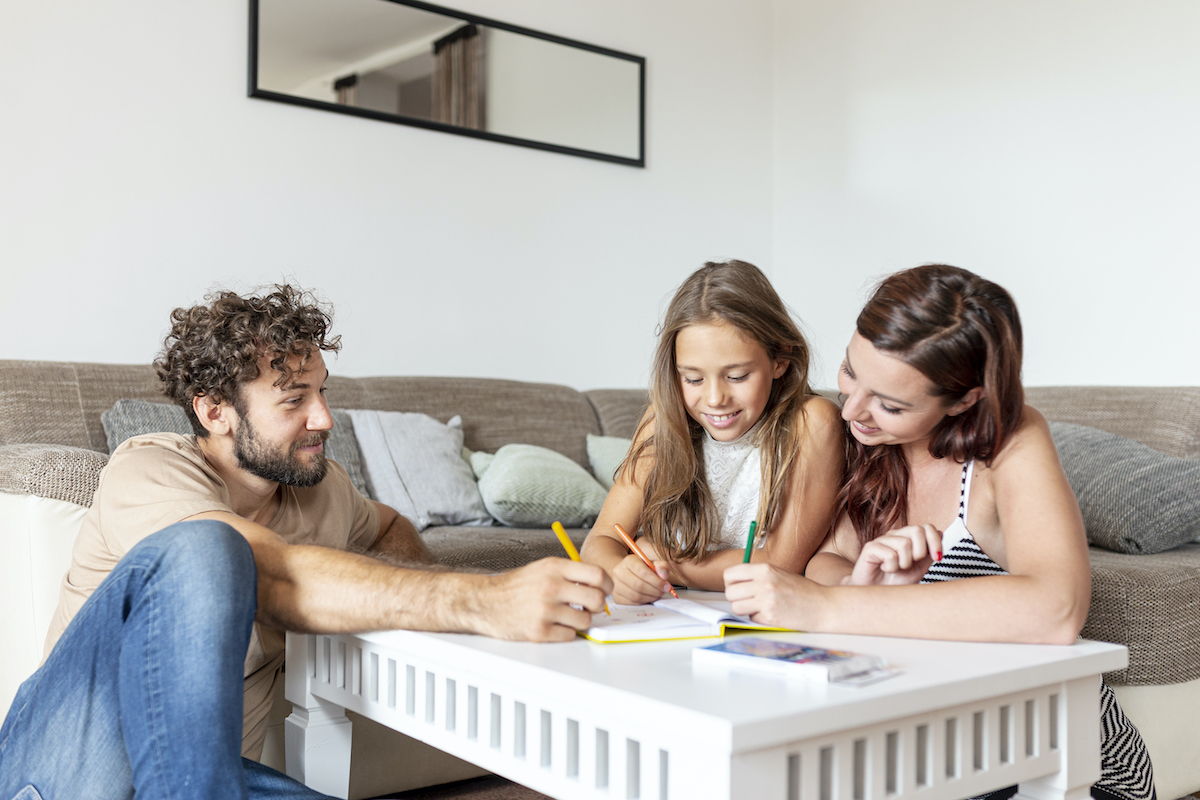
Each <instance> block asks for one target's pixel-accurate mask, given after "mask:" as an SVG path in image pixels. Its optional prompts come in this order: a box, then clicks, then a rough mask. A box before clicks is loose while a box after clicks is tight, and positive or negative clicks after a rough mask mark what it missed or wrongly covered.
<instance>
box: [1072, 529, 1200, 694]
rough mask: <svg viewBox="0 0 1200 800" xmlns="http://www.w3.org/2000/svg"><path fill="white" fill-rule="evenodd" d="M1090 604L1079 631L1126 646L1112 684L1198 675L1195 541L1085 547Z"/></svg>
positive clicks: (1199, 576) (1199, 564)
mask: <svg viewBox="0 0 1200 800" xmlns="http://www.w3.org/2000/svg"><path fill="white" fill-rule="evenodd" d="M1089 556H1090V557H1091V562H1092V604H1091V610H1090V611H1089V613H1088V618H1087V622H1086V623H1085V624H1084V626H1083V631H1082V636H1083V637H1084V638H1087V639H1098V640H1100V641H1104V642H1116V643H1118V644H1123V645H1125V646H1126V647H1128V648H1129V666H1128V667H1126V668H1125V669H1122V670H1117V671H1116V672H1111V673H1108V674H1106V675H1105V679H1106V680H1107V681H1108V682H1109V683H1112V684H1118V685H1119V684H1134V685H1155V686H1158V685H1163V684H1168V683H1179V682H1181V681H1190V680H1196V679H1198V678H1200V544H1188V545H1184V546H1183V547H1179V548H1176V549H1175V550H1169V551H1167V552H1165V553H1155V554H1153V555H1144V556H1128V555H1124V554H1121V553H1112V552H1109V551H1107V550H1100V549H1098V548H1095V547H1093V548H1091V549H1090V550H1089Z"/></svg>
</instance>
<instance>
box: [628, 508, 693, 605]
mask: <svg viewBox="0 0 1200 800" xmlns="http://www.w3.org/2000/svg"><path fill="white" fill-rule="evenodd" d="M613 527H614V528H616V529H617V533H619V534H621V538H622V539H624V540H625V545H626V546H627V547H628V548H629V549H630V550H632V551H633V554H634V555H636V556H637V557H638V558H640V559H641V560H642V561H644V562H646V566H647V567H649V568H650V571H651V572H653V573H654V574H655V575H657V574H658V570H656V569H655V568H654V564H652V563H650V559H648V558H646V554H645V553H643V552H642V549H641V548H640V547H638V546H637V544H636V543H635V542H634V541H633V537H632V536H630V535H629V534H628V533H626V532H625V529H624V528H622V527H621V525H620V523H616V522H614V523H613ZM671 597H674V598H675V599H676V600H678V599H679V595H677V594H675V587H674V586H672V587H671Z"/></svg>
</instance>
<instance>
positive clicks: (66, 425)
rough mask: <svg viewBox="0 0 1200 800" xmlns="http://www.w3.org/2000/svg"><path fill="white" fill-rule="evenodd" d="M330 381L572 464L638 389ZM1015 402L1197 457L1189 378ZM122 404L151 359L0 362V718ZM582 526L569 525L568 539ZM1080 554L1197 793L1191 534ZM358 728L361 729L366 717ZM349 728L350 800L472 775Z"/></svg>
mask: <svg viewBox="0 0 1200 800" xmlns="http://www.w3.org/2000/svg"><path fill="white" fill-rule="evenodd" d="M328 388H329V391H328V397H329V401H330V404H331V405H332V406H334V407H335V408H366V409H378V410H383V411H415V412H421V413H425V414H428V415H430V416H432V417H435V418H437V419H439V420H441V421H443V422H444V421H446V420H448V419H449V418H450V417H452V416H454V415H461V416H462V419H463V431H464V439H465V441H464V443H465V445H466V447H468V448H470V449H472V450H483V451H488V452H492V451H495V450H496V449H497V448H499V447H501V446H502V445H505V444H510V443H524V444H535V445H540V446H542V447H547V448H550V449H552V450H556V451H558V452H559V453H562V454H563V455H565V456H567V457H569V458H570V459H572V460H573V461H575V462H576V463H578V464H580V465H581V466H583V467H584V468H587V467H588V459H587V453H586V449H585V447H586V446H585V440H586V436H587V434H589V433H590V434H595V435H608V436H622V437H629V436H631V435H632V434H633V429H634V426H635V424H636V421H637V419H638V418H639V416H640V414H641V412H642V410H643V409H644V407H645V402H646V395H645V392H644V391H642V390H639V389H608V390H594V391H587V392H578V391H575V390H574V389H570V388H567V387H564V386H557V385H549V384H532V383H523V382H519V381H505V380H491V379H478V378H430V377H378V378H343V377H336V376H334V377H331V378H330V381H329V384H328ZM1028 398H1029V402H1030V403H1032V404H1033V405H1035V406H1037V407H1038V408H1040V409H1041V410H1042V411H1043V412H1044V413H1045V414H1046V416H1047V417H1049V418H1050V419H1051V420H1057V421H1060V422H1065V423H1074V424H1078V425H1086V426H1091V427H1094V428H1099V429H1102V430H1106V431H1109V432H1111V433H1115V434H1118V435H1120V436H1124V437H1127V438H1130V439H1133V440H1136V441H1140V442H1143V443H1145V444H1147V445H1149V446H1151V447H1153V448H1155V449H1156V450H1158V451H1161V452H1163V453H1166V454H1168V455H1171V456H1177V457H1183V458H1187V459H1200V388H1104V387H1040V388H1031V389H1029V390H1028ZM120 399H140V400H150V401H156V402H162V397H161V395H160V394H159V390H158V382H157V379H156V378H155V377H154V374H153V371H152V370H151V369H150V367H149V366H146V365H111V364H92V363H60V362H30V361H0V603H3V606H2V607H3V608H4V609H6V613H5V614H3V615H0V715H3V714H4V713H6V712H7V708H8V705H9V703H10V702H11V699H12V695H13V693H14V692H15V691H16V687H17V686H18V685H19V684H20V682H21V681H22V680H24V678H25V677H26V676H28V675H29V674H30V673H31V672H32V671H33V669H34V668H36V665H37V663H38V661H39V660H40V656H41V647H42V640H43V638H44V635H45V631H46V626H47V625H48V623H49V618H50V614H51V613H52V612H53V610H54V607H55V604H56V603H57V597H58V586H59V582H60V580H61V578H62V574H63V572H64V571H65V568H66V564H67V563H69V558H70V548H71V544H72V541H73V539H74V534H75V531H76V530H77V529H78V525H79V521H80V520H81V519H82V514H83V513H84V512H85V511H86V506H87V505H88V504H90V502H91V496H92V493H93V492H94V491H95V485H96V480H97V476H98V475H99V471H100V469H101V468H102V467H103V465H104V462H105V460H106V458H107V445H106V438H105V432H104V430H103V427H102V425H101V422H100V414H101V413H102V412H103V411H105V410H106V409H109V408H111V407H112V406H113V404H114V403H116V401H117V400H120ZM1187 490H1188V487H1180V491H1187ZM1191 491H1200V487H1196V486H1193V487H1191ZM585 533H586V531H583V530H575V531H571V534H572V537H573V538H575V539H576V541H582V538H583V536H584V534H585ZM423 536H424V537H425V540H426V542H428V543H429V545H430V547H431V548H432V549H433V550H434V552H435V553H436V554H437V555H438V556H439V558H441V559H442V560H443V561H445V562H446V563H448V564H450V565H454V566H471V567H478V568H484V569H497V570H498V569H508V568H512V567H516V566H520V565H521V564H525V563H528V562H529V561H532V560H534V559H537V558H540V557H542V556H547V555H561V548H560V546H559V544H558V541H557V539H556V538H555V537H554V535H553V534H552V533H551V532H550V531H549V529H544V530H543V529H538V530H529V529H513V528H503V527H492V528H486V527H485V528H477V527H432V528H428V529H426V530H425V531H424V533H423ZM1091 556H1092V569H1093V589H1092V605H1091V614H1090V616H1089V618H1088V622H1087V625H1086V627H1085V628H1084V631H1083V635H1084V636H1086V637H1088V638H1093V639H1102V640H1105V641H1111V642H1118V643H1120V644H1124V645H1126V646H1128V647H1129V651H1130V663H1129V667H1128V668H1127V669H1124V670H1121V671H1118V672H1116V673H1113V674H1110V675H1109V676H1107V678H1108V680H1109V682H1110V683H1111V684H1112V685H1113V686H1114V688H1116V690H1117V693H1118V696H1119V697H1120V699H1121V702H1122V704H1123V706H1124V707H1125V709H1126V711H1127V713H1129V715H1130V717H1132V718H1133V719H1134V721H1135V722H1136V723H1137V724H1138V726H1139V727H1140V728H1141V730H1142V733H1143V735H1144V736H1145V738H1146V740H1147V743H1148V745H1149V747H1150V751H1151V755H1152V758H1153V759H1154V762H1155V767H1156V771H1157V778H1156V780H1157V784H1158V789H1159V797H1161V798H1163V800H1170V798H1174V797H1179V796H1182V795H1184V794H1188V793H1190V792H1193V791H1198V790H1200V737H1196V736H1195V735H1194V733H1193V729H1194V726H1195V723H1194V720H1196V719H1197V718H1200V544H1189V545H1185V546H1182V547H1179V548H1176V549H1172V550H1170V551H1168V552H1164V553H1159V554H1155V555H1125V554H1120V553H1114V552H1110V551H1107V550H1102V549H1098V548H1092V550H1091ZM277 705H279V706H286V704H284V703H278V704H277ZM286 711H287V709H286V708H281V709H277V712H281V713H282V714H284V715H285V714H286ZM277 718H278V719H279V720H280V721H281V720H282V716H279V715H278V713H277ZM362 727H363V729H364V730H365V731H368V732H369V731H370V725H369V724H367V725H363V726H362ZM359 728H360V726H359V723H358V721H356V736H355V751H354V753H355V754H354V758H355V759H356V760H357V759H359V758H363V759H371V760H372V761H379V762H390V765H391V767H392V769H391V771H390V772H389V770H388V769H386V768H385V767H388V764H386V763H385V764H383V766H382V767H381V769H380V770H378V771H370V772H371V774H368V775H367V776H366V777H363V776H364V773H365V772H366V771H364V770H356V771H355V773H356V775H357V776H358V777H357V778H356V779H357V780H359V781H360V782H359V783H358V784H357V785H356V784H352V786H351V796H352V797H370V796H373V795H378V794H383V793H385V792H392V791H398V790H401V789H406V788H411V787H413V786H419V785H426V784H430V783H437V782H439V781H444V780H454V779H458V778H460V777H466V776H468V775H470V774H477V773H472V768H470V767H467V766H466V765H463V764H462V763H461V762H457V763H451V762H450V761H449V760H448V757H446V758H443V759H441V760H438V759H437V757H436V756H435V755H434V754H432V753H430V752H426V751H420V753H419V755H418V756H416V757H415V758H416V760H417V761H419V762H420V764H421V765H422V766H421V767H420V768H419V769H414V768H413V764H414V760H413V759H412V758H410V759H406V764H407V769H405V770H404V771H403V773H402V775H401V773H398V772H397V771H396V770H395V769H394V765H395V763H396V762H397V761H398V760H400V759H398V758H397V757H396V755H395V749H396V748H398V747H399V748H403V747H409V746H411V744H409V745H403V744H398V743H397V742H398V740H397V739H396V738H394V737H396V736H398V734H392V738H389V737H388V736H387V735H386V734H382V733H380V734H379V735H378V736H375V735H367V736H362V737H360V736H359ZM387 733H391V732H387ZM380 737H382V738H380ZM281 755H282V749H281V746H279V745H272V744H271V740H270V739H269V742H268V748H267V750H266V751H265V752H264V760H265V761H268V762H269V763H270V762H272V761H274V762H275V763H276V764H277V765H278V764H279V761H280V759H281ZM364 781H365V782H364Z"/></svg>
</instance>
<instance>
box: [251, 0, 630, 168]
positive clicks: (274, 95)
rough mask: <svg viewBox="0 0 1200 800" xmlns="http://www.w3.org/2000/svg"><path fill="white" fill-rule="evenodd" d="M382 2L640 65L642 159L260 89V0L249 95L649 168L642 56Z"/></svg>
mask: <svg viewBox="0 0 1200 800" xmlns="http://www.w3.org/2000/svg"><path fill="white" fill-rule="evenodd" d="M381 2H391V3H396V4H398V5H403V6H410V7H412V8H417V9H420V10H422V11H429V12H432V13H434V14H442V15H445V16H448V17H455V18H457V19H461V20H463V21H465V22H468V23H473V24H475V25H487V26H490V27H493V28H498V29H500V30H505V31H510V32H512V33H520V34H524V35H525V36H533V37H534V38H537V39H544V40H545V41H548V42H554V43H555V44H562V45H566V46H568V47H577V48H580V49H582V50H590V51H591V52H593V53H598V54H600V55H605V56H611V57H613V58H620V59H624V60H626V61H632V62H634V63H635V64H637V65H638V157H637V158H626V157H624V156H617V155H612V154H610V153H601V152H597V151H595V150H581V149H579V148H575V147H564V146H562V145H556V144H549V143H547V142H539V141H535V140H533V139H521V138H519V137H516V136H504V135H502V134H497V133H490V132H488V131H480V130H475V129H473V128H462V127H458V126H455V125H447V124H446V123H443V122H434V121H432V120H427V119H420V118H418V117H406V116H403V115H401V114H390V113H388V112H385V111H374V110H372V109H369V108H358V107H356V106H344V105H339V104H337V103H325V102H322V101H320V100H312V99H310V98H307V97H296V96H293V95H289V94H282V93H280V92H272V91H268V90H266V89H260V88H259V87H258V0H250V35H249V39H250V69H249V80H248V96H249V97H258V98H261V99H263V100H274V101H276V102H278V103H289V104H291V105H295V106H307V107H308V108H316V109H319V110H321V111H333V112H335V113H338V114H350V115H352V116H356V117H367V118H369V119H375V120H379V121H380V122H392V123H397V124H400V125H413V126H415V127H418V128H429V129H431V130H435V131H442V132H443V133H454V134H458V135H459V136H471V137H473V138H476V139H488V140H490V141H493V142H503V143H504V144H515V145H517V146H519V147H532V148H534V149H536V150H549V151H550V152H553V153H564V154H566V155H571V156H581V157H583V158H594V159H597V160H599V161H609V162H612V163H614V164H627V165H629V166H631V167H645V166H646V59H645V58H644V57H642V56H635V55H631V54H629V53H622V52H620V51H618V50H610V49H608V48H606V47H598V46H596V45H592V44H587V43H586V42H580V41H576V40H574V39H567V38H565V37H562V36H555V35H553V34H549V33H542V32H541V31H535V30H530V29H529V28H522V27H520V26H517V25H509V24H508V23H506V22H498V21H496V20H494V19H488V18H487V17H480V16H476V15H474V14H468V13H465V12H462V11H455V10H453V9H449V8H445V7H443V6H438V5H434V4H432V3H425V2H421V0H381Z"/></svg>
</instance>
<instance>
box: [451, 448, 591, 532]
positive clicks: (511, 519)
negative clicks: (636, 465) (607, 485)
mask: <svg viewBox="0 0 1200 800" xmlns="http://www.w3.org/2000/svg"><path fill="white" fill-rule="evenodd" d="M471 467H472V469H474V470H475V474H476V475H477V476H479V492H480V494H482V495H483V502H484V504H485V505H486V506H487V509H488V511H489V512H490V513H491V515H492V516H493V517H495V518H496V520H497V521H499V522H500V523H502V524H504V525H512V526H515V527H528V528H535V527H549V526H550V524H551V523H552V522H561V523H562V524H563V525H565V526H567V527H580V526H585V525H590V524H591V523H592V522H593V521H595V519H596V515H597V514H599V513H600V507H601V506H602V505H604V496H605V491H604V487H603V486H601V485H600V484H599V483H597V482H596V479H595V478H593V477H592V476H591V475H589V474H588V472H587V470H585V469H584V468H583V467H581V466H579V465H578V464H576V463H575V462H574V461H572V460H571V459H569V458H567V457H566V456H564V455H563V454H562V453H557V452H555V451H553V450H548V449H547V448H545V447H537V446H535V445H530V444H508V445H505V446H504V447H501V448H500V449H499V450H497V451H496V453H495V455H492V454H491V453H474V454H472V456H471Z"/></svg>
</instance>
